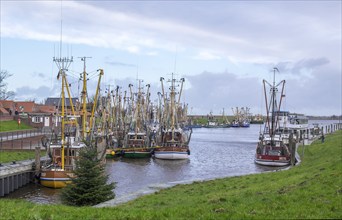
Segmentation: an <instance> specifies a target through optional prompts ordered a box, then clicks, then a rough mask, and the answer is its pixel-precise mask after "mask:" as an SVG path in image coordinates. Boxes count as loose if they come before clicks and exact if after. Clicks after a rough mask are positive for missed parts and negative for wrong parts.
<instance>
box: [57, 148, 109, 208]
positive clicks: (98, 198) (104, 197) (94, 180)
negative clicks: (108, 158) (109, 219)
mask: <svg viewBox="0 0 342 220" xmlns="http://www.w3.org/2000/svg"><path fill="white" fill-rule="evenodd" d="M75 175H76V178H74V179H72V183H71V184H69V185H67V186H66V187H65V188H64V189H63V191H62V194H61V199H62V202H63V203H64V204H67V205H72V206H92V205H96V204H99V203H101V202H105V201H108V200H110V199H113V198H114V197H115V194H114V192H113V189H114V188H115V183H110V184H107V180H108V175H106V173H105V167H104V164H102V163H101V161H100V160H99V159H97V150H96V148H94V147H92V146H88V147H85V148H84V149H82V150H81V151H80V154H79V158H78V160H77V161H76V170H75Z"/></svg>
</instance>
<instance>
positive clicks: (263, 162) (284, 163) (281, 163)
mask: <svg viewBox="0 0 342 220" xmlns="http://www.w3.org/2000/svg"><path fill="white" fill-rule="evenodd" d="M254 162H255V163H256V164H259V165H263V166H273V167H283V166H288V165H290V161H275V160H260V159H254Z"/></svg>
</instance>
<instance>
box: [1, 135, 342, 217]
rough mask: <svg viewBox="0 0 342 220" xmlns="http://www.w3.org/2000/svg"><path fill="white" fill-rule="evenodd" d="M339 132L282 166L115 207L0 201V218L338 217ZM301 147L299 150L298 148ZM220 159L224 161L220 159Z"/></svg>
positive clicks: (341, 188)
mask: <svg viewBox="0 0 342 220" xmlns="http://www.w3.org/2000/svg"><path fill="white" fill-rule="evenodd" d="M341 150H342V131H338V132H337V133H335V134H333V135H327V136H326V141H325V143H324V144H321V143H319V142H316V143H313V144H312V145H311V146H309V147H308V146H306V147H305V151H304V152H305V153H304V157H303V158H302V159H303V160H302V163H301V165H300V166H296V167H293V168H291V169H290V170H287V171H280V172H271V173H263V174H255V175H248V176H242V177H233V178H225V179H219V180H213V181H208V182H197V183H194V184H191V185H179V186H176V187H173V188H171V189H166V190H162V191H160V192H157V193H155V194H153V195H147V196H144V197H142V198H139V199H137V200H135V201H132V202H129V203H126V204H123V205H121V206H118V207H114V208H92V207H85V208H73V207H67V206H63V205H54V206H53V205H37V204H33V203H29V202H26V201H20V200H7V199H1V200H0V209H1V210H6V211H1V213H0V216H1V217H0V218H2V219H23V218H25V219H252V218H256V219H322V218H323V219H324V218H336V219H337V218H339V219H341V218H342V197H341V193H342V161H341V160H342V159H341ZM299 152H302V149H299ZM222 163H224V161H222Z"/></svg>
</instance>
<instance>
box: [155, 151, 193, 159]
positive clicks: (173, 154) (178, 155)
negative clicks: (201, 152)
mask: <svg viewBox="0 0 342 220" xmlns="http://www.w3.org/2000/svg"><path fill="white" fill-rule="evenodd" d="M154 157H155V158H157V159H163V160H185V159H188V158H189V155H188V153H187V152H177V151H160V152H154Z"/></svg>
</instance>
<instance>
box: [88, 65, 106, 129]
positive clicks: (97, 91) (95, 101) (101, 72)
mask: <svg viewBox="0 0 342 220" xmlns="http://www.w3.org/2000/svg"><path fill="white" fill-rule="evenodd" d="M97 71H100V74H99V80H98V81H97V87H96V93H95V97H94V104H93V109H92V111H91V116H90V122H89V128H90V129H91V130H92V127H93V121H94V115H95V108H96V105H97V97H98V95H99V90H100V83H101V77H102V76H103V74H104V73H103V69H98V70H97Z"/></svg>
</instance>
